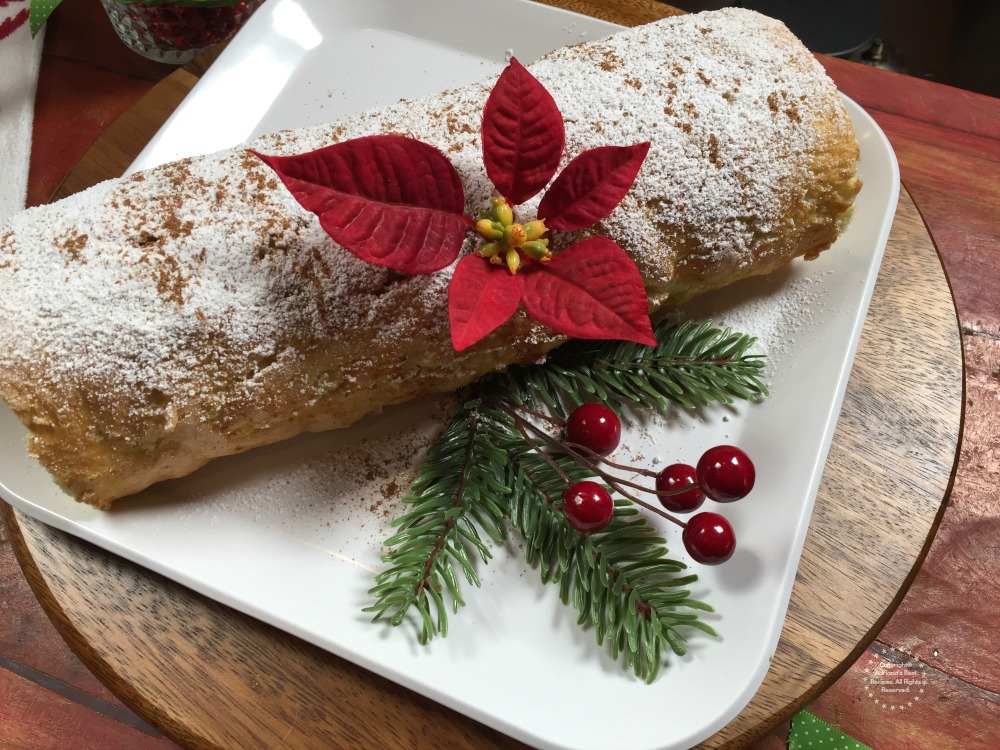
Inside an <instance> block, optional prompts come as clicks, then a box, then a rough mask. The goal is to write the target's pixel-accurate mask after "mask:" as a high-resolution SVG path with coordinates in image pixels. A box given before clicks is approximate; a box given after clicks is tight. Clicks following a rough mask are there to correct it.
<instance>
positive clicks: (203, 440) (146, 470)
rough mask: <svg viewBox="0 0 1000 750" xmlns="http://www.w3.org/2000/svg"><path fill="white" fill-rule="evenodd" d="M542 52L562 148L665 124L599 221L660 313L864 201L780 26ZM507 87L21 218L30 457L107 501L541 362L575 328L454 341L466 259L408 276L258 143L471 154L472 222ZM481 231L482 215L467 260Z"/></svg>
mask: <svg viewBox="0 0 1000 750" xmlns="http://www.w3.org/2000/svg"><path fill="white" fill-rule="evenodd" d="M528 68H529V70H530V71H531V72H532V73H533V74H534V75H535V76H536V77H537V78H538V79H539V80H540V81H541V82H542V83H543V84H544V85H545V87H546V88H547V89H548V90H549V92H550V93H551V94H552V96H553V97H554V99H555V101H556V103H557V104H558V106H559V108H560V110H561V111H562V114H563V117H564V120H565V125H566V152H565V155H564V157H563V159H564V161H563V166H565V163H567V162H568V160H569V159H570V158H572V157H573V156H575V155H576V154H579V153H581V152H582V151H584V150H586V149H589V148H594V147H597V146H604V145H621V146H625V145H632V144H634V143H638V142H642V141H647V140H648V141H650V143H651V147H650V151H649V153H648V155H647V157H646V160H645V162H644V164H643V166H642V169H641V171H640V173H639V176H638V178H637V180H636V183H635V184H634V185H633V187H632V189H631V190H630V192H629V193H628V194H627V195H626V197H625V199H624V200H623V201H622V203H621V205H619V207H618V208H617V209H615V211H614V212H612V214H611V215H610V216H609V217H608V218H607V219H605V220H603V221H602V222H600V223H599V224H598V225H596V226H595V227H593V228H592V229H589V230H584V231H585V233H589V234H600V235H604V236H607V237H610V238H611V239H613V240H614V241H615V242H617V243H618V244H619V245H620V246H621V247H622V248H624V249H625V250H626V251H627V252H628V253H629V255H630V256H631V257H632V258H633V260H634V261H635V263H636V265H637V266H638V268H639V270H640V273H641V275H642V277H643V280H644V283H645V286H646V290H647V293H648V296H649V302H650V309H651V312H656V311H657V310H659V309H661V308H663V307H664V306H665V305H668V304H676V303H679V302H683V301H684V300H687V299H689V298H691V297H692V296H694V295H696V294H699V293H702V292H705V291H708V290H711V289H717V288H720V287H723V286H725V285H726V284H729V283H731V282H733V281H736V280H738V279H741V278H744V277H747V276H751V275H755V274H765V273H769V272H771V271H773V270H774V269H776V268H778V267H779V266H781V265H783V264H785V263H788V262H789V261H790V260H792V259H793V258H796V257H799V256H815V255H816V254H818V253H819V252H821V251H823V250H825V249H827V248H828V247H830V245H831V244H833V242H834V241H835V240H836V238H837V236H838V234H839V232H840V231H841V230H842V228H843V226H844V225H845V222H846V221H847V219H848V217H849V216H850V212H851V208H852V205H853V201H854V198H855V195H856V194H857V192H858V190H859V189H860V182H859V180H858V177H857V162H858V155H859V150H858V145H857V142H856V139H855V135H854V132H853V130H852V127H851V124H850V121H849V120H848V117H847V114H846V112H845V110H844V108H843V106H842V103H841V100H840V97H839V95H838V93H837V91H836V89H835V87H834V85H833V83H832V82H831V81H830V80H829V79H828V78H827V76H826V75H825V73H824V71H823V69H822V67H821V66H820V65H819V64H818V63H817V61H816V60H815V59H814V58H813V56H812V55H811V54H810V53H809V52H808V51H807V50H806V49H805V48H804V47H803V46H802V44H801V43H800V42H799V41H798V40H797V39H795V37H794V36H793V35H792V34H790V33H789V32H788V30H787V29H786V28H785V27H784V26H783V25H782V24H780V23H778V22H777V21H774V20H771V19H769V18H766V17H764V16H761V15H758V14H755V13H752V12H749V11H743V10H736V9H728V10H722V11H717V12H711V13H701V14H693V15H688V16H680V17H675V18H670V19H666V20H664V21H661V22H658V23H654V24H650V25H646V26H641V27H637V28H635V29H629V30H626V31H623V32H621V33H619V34H616V35H613V36H611V37H608V38H606V39H602V40H596V41H592V42H587V43H583V44H579V45H575V46H572V47H567V48H563V49H559V50H557V51H555V52H552V53H550V54H548V55H546V56H545V57H544V58H542V59H540V60H538V61H536V62H534V63H533V64H531V65H529V66H528ZM493 82H494V81H493V80H490V81H486V82H483V83H482V84H478V85H472V86H468V87H465V88H461V89H455V90H450V91H446V92H443V93H441V94H440V95H437V96H434V97H430V98H426V99H421V100H415V101H404V102H400V103H398V104H396V105H393V106H389V107H385V108H381V109H377V110H373V111H370V112H366V113H363V114H360V115H358V116H357V117H354V118H351V119H349V120H345V121H342V122H337V123H333V124H329V125H325V126H319V127H312V128H307V129H302V130H293V131H286V132H282V133H277V134H274V135H269V136H264V137H262V138H259V139H256V140H255V141H254V142H253V143H252V144H246V145H244V146H241V147H238V148H234V149H230V150H227V151H223V152H220V153H215V154H211V155H208V156H202V157H196V158H190V159H184V160H181V161H177V162H174V163H171V164H167V165H164V166H161V167H157V168H154V169H151V170H148V171H143V172H138V173H135V174H132V175H129V176H126V177H123V178H120V179H117V180H111V181H108V182H104V183H102V184H100V185H97V186H95V187H93V188H91V189H89V190H87V191H84V192H82V193H80V194H78V195H75V196H72V197H70V198H67V199H65V200H62V201H60V202H58V203H55V204H51V205H47V206H41V207H38V208H33V209H29V210H27V211H25V212H23V213H21V214H19V215H17V216H15V217H14V218H12V219H11V220H10V221H9V222H7V223H5V224H3V225H2V226H0V396H2V397H3V398H4V399H5V400H6V401H7V403H8V404H9V405H10V407H11V408H12V409H13V410H14V412H15V413H16V414H17V416H18V417H19V418H20V419H21V420H22V422H23V423H24V424H25V425H26V427H27V429H28V431H29V449H30V451H31V453H32V454H34V455H35V456H36V457H37V458H38V460H39V461H41V463H42V464H43V465H44V466H45V467H46V468H47V469H48V470H49V471H50V472H51V473H52V474H53V476H54V477H55V479H56V481H57V482H58V483H59V484H60V485H61V486H62V487H63V488H64V489H65V490H66V491H67V492H68V493H70V494H71V495H72V496H73V497H75V498H76V499H78V500H80V501H83V502H87V503H90V504H92V505H94V506H97V507H100V508H105V507H108V506H109V505H110V504H111V503H112V501H114V500H115V499H116V498H120V497H123V496H126V495H129V494H132V493H135V492H137V491H139V490H141V489H143V488H145V487H148V486H149V485H151V484H153V483H155V482H157V481H160V480H163V479H167V478H172V477H178V476H183V475H185V474H187V473H189V472H191V471H193V470H194V469H196V468H198V467H199V466H201V465H203V464H204V463H206V462H207V461H209V460H211V459H212V458H215V457H218V456H223V455H229V454H233V453H238V452H240V451H245V450H247V449H250V448H253V447H256V446H261V445H265V444H269V443H273V442H275V441H278V440H282V439H285V438H288V437H290V436H293V435H295V434H298V433H300V432H303V431H318V430H327V429H332V428H340V427H346V426H348V425H351V424H352V423H354V422H355V421H357V420H358V419H359V418H361V417H362V416H364V415H365V414H368V413H370V412H373V411H377V410H379V409H381V408H383V407H385V406H387V405H390V404H396V403H400V402H403V401H406V400H409V399H412V398H414V397H416V396H419V395H421V394H427V393H433V392H446V391H450V390H454V389H456V388H459V387H461V386H463V385H465V384H468V383H470V382H472V381H474V380H476V379H478V378H480V377H482V376H483V375H485V374H488V373H490V372H494V371H496V370H499V369H502V368H504V367H507V366H509V365H512V364H515V363H527V362H535V361H539V360H540V359H543V358H544V356H545V353H546V352H547V351H548V350H550V349H551V348H552V347H554V346H557V345H559V344H560V343H562V342H563V341H564V340H565V338H564V337H562V336H560V335H559V334H556V333H554V332H553V331H551V330H549V329H547V328H545V327H544V326H542V325H540V324H538V323H536V322H534V321H533V320H532V319H531V318H529V317H528V316H527V315H525V314H524V313H523V312H518V313H517V314H516V315H515V316H514V318H512V319H511V320H510V321H509V322H507V323H505V324H504V325H502V326H501V327H500V328H498V329H497V330H496V331H494V332H493V333H491V334H490V335H489V336H487V337H486V338H485V339H484V340H482V341H481V342H479V343H478V344H476V345H474V346H472V347H470V348H469V349H466V350H463V351H461V352H455V351H454V348H453V347H452V344H451V338H450V332H449V325H448V308H447V290H448V282H449V280H450V276H451V272H452V270H453V268H454V266H451V267H449V268H446V269H444V270H442V271H440V272H437V273H433V274H426V275H416V276H407V275H402V274H399V273H396V272H393V271H389V270H387V269H385V268H381V267H377V266H374V265H370V264H366V263H364V262H363V261H361V260H358V259H357V258H355V257H354V256H353V255H351V254H350V253H348V252H347V251H345V250H344V249H343V248H341V247H339V246H337V245H336V243H334V242H333V240H331V239H330V238H329V236H328V235H327V234H326V233H325V232H324V231H323V230H322V229H321V228H320V226H319V221H318V219H317V218H316V216H314V215H313V214H311V213H309V212H307V211H305V210H304V209H303V208H302V207H301V206H300V205H299V204H298V203H297V202H296V201H295V199H294V198H293V197H292V196H291V194H290V193H289V192H288V191H287V190H286V189H285V188H284V187H283V185H282V184H281V183H280V181H279V179H278V178H277V177H276V175H275V173H274V172H273V171H271V170H270V169H269V168H268V167H267V166H266V165H265V164H264V163H263V162H262V161H261V160H260V159H259V158H258V157H257V156H255V155H254V154H252V153H250V152H249V151H248V148H253V149H254V150H256V151H259V152H261V153H266V154H275V155H283V154H294V153H301V152H304V151H308V150H311V149H315V148H319V147H321V146H325V145H329V144H331V143H336V142H340V141H343V140H346V139H349V138H355V137H360V136H365V135H372V134H380V133H381V134H385V133H395V134H405V135H408V136H413V137H415V138H418V139H420V140H422V141H424V142H426V143H429V144H431V145H433V146H436V147H437V148H439V149H440V150H441V151H442V152H443V153H444V154H446V155H447V156H448V157H449V159H450V160H451V161H452V162H453V164H454V165H455V167H456V169H457V170H458V172H459V174H460V176H461V179H462V183H463V187H464V189H465V196H466V202H467V206H466V209H467V214H468V215H470V216H474V215H476V213H477V212H478V211H479V209H480V208H481V207H483V206H485V205H488V203H489V200H490V198H491V197H492V196H493V195H495V192H494V189H493V187H492V185H491V184H490V182H489V180H488V179H487V177H486V174H485V169H484V166H483V159H482V149H481V143H480V137H479V132H480V120H481V116H482V114H481V113H482V109H483V104H484V103H485V101H486V98H487V96H488V94H489V91H490V88H491V87H492V84H493ZM536 207H537V198H535V199H532V201H529V202H528V203H525V204H523V205H521V206H518V207H516V211H517V213H518V216H519V217H520V218H523V219H525V220H527V219H530V218H533V217H534V215H535V210H536ZM580 236H581V235H580V233H562V234H558V233H557V234H556V236H555V237H554V240H553V242H554V244H553V247H554V248H555V249H556V251H558V248H559V247H560V246H565V245H566V244H568V243H570V242H572V241H574V240H576V239H579V237H580ZM475 246H476V239H475V238H474V236H473V235H472V233H470V235H469V237H468V239H467V240H466V244H465V247H464V248H463V253H465V252H470V251H471V250H473V249H474V248H475Z"/></svg>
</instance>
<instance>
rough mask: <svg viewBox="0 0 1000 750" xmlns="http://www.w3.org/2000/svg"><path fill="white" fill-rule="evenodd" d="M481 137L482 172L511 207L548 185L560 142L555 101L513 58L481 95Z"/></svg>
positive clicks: (556, 164)
mask: <svg viewBox="0 0 1000 750" xmlns="http://www.w3.org/2000/svg"><path fill="white" fill-rule="evenodd" d="M482 136H483V162H484V163H485V164H486V174H487V176H489V178H490V180H491V181H492V182H493V184H494V185H495V186H496V189H497V190H499V191H500V195H502V196H503V197H504V198H506V199H507V202H508V203H510V204H511V205H512V206H516V205H517V204H518V203H524V201H526V200H528V199H529V198H531V197H533V196H535V195H537V194H538V191H539V190H541V189H542V188H543V187H545V186H546V185H547V184H548V182H549V180H551V179H552V176H553V175H554V174H555V173H556V170H557V169H558V168H559V159H560V157H561V156H562V152H563V148H564V147H565V145H566V131H565V129H564V128H563V118H562V113H561V112H560V111H559V107H558V106H557V105H556V102H555V100H554V99H553V98H552V95H551V94H550V93H549V92H548V91H546V90H545V87H544V86H543V85H542V84H541V83H539V81H538V79H537V78H535V77H534V76H533V75H531V73H529V72H528V70H527V68H525V67H524V66H523V65H521V63H519V62H518V61H517V60H516V59H514V58H511V61H510V64H509V65H508V66H507V67H506V68H504V71H503V73H501V74H500V78H499V80H498V81H497V82H496V85H495V86H494V87H493V91H492V92H490V96H489V98H488V99H487V100H486V106H485V107H484V108H483V127H482Z"/></svg>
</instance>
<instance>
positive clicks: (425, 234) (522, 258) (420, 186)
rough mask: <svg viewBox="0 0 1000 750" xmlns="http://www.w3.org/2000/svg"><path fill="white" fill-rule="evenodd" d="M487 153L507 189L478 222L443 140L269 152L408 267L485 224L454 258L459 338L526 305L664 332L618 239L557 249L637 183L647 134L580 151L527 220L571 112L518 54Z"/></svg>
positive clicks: (378, 259) (487, 125)
mask: <svg viewBox="0 0 1000 750" xmlns="http://www.w3.org/2000/svg"><path fill="white" fill-rule="evenodd" d="M482 142H483V161H484V164H485V167H486V173H487V176H488V177H489V178H490V180H491V181H492V182H493V184H494V186H495V187H496V189H497V191H498V192H499V193H500V197H498V198H496V199H494V200H493V202H492V204H491V206H490V208H489V209H486V210H485V211H484V212H483V214H482V215H481V216H480V217H479V220H478V222H473V221H472V220H471V219H469V218H467V217H466V216H465V215H464V210H465V197H464V193H463V189H462V183H461V180H460V178H459V175H458V172H457V171H456V170H455V168H454V166H453V165H452V164H451V162H450V161H448V158H447V157H446V156H445V155H444V154H443V153H442V152H441V151H440V150H438V149H436V148H434V147H433V146H430V145H428V144H426V143H422V142H421V141H418V140H415V139H412V138H407V137H404V136H396V135H382V136H368V137H364V138H355V139H352V140H348V141H344V142H342V143H337V144H334V145H332V146H327V147H325V148H321V149H317V150H315V151H311V152H308V153H305V154H298V155H294V156H284V157H281V156H267V155H264V154H259V153H257V152H254V153H256V155H257V156H259V157H260V158H261V159H262V160H263V161H264V162H265V163H267V164H268V165H269V166H270V167H271V168H272V169H274V170H275V172H276V173H277V174H278V176H279V178H280V179H281V180H282V182H283V183H284V184H285V186H286V187H287V188H288V189H289V191H290V192H291V193H292V195H293V196H294V197H295V198H296V200H298V202H299V203H300V204H301V205H302V206H303V207H304V208H305V209H306V210H308V211H311V212H313V213H315V214H316V215H317V216H318V217H319V220H320V224H321V226H322V227H323V229H324V230H326V232H327V233H328V234H329V235H330V236H331V237H332V238H333V239H334V240H335V241H336V242H337V243H338V244H340V245H341V246H342V247H343V248H344V249H346V250H347V251H348V252H350V253H352V254H354V255H355V256H357V257H358V258H361V259H362V260H364V261H366V262H368V263H372V264H375V265H379V266H384V267H387V268H391V269H393V270H396V271H400V272H403V273H408V274H417V273H432V272H434V271H438V270H441V269H443V268H445V267H446V266H449V265H451V264H452V263H454V261H455V260H456V258H458V256H459V253H460V252H461V249H462V245H463V243H464V240H465V236H466V233H467V232H468V230H469V229H470V228H471V227H475V228H476V229H477V230H478V231H479V232H480V234H482V235H483V237H484V239H485V240H486V243H485V244H484V245H483V246H482V247H481V248H480V249H479V250H477V251H476V252H475V253H473V254H470V255H467V256H466V257H464V258H462V260H460V261H459V263H458V265H457V266H456V267H455V271H454V275H453V276H452V280H451V283H450V285H449V291H448V315H449V321H450V324H451V338H452V345H453V346H454V348H455V350H456V351H461V350H463V349H466V348H468V347H470V346H472V345H473V344H475V343H477V342H478V341H480V340H482V338H483V337H485V336H486V335H487V334H489V333H490V332H492V331H493V330H495V329H496V328H498V327H499V326H501V325H502V324H503V323H505V322H506V321H507V320H509V319H510V318H511V317H512V316H513V315H514V314H515V313H516V312H517V310H518V309H519V308H520V307H522V306H523V307H524V309H525V310H526V311H527V313H528V314H529V315H531V316H532V317H533V318H535V319H536V320H538V321H539V322H540V323H542V324H543V325H546V326H548V327H549V328H551V329H553V330H554V331H556V332H558V333H561V334H564V335H566V336H572V337H577V338H602V339H623V340H628V341H637V342H640V343H643V344H650V345H652V344H655V343H656V341H655V339H654V338H653V331H652V326H651V324H650V321H649V314H648V300H647V298H646V291H645V288H644V286H643V283H642V278H641V276H640V274H639V271H638V269H637V268H636V266H635V264H634V263H633V262H632V260H631V258H629V256H628V254H627V253H626V252H625V251H624V250H622V249H621V248H620V247H619V246H618V245H617V244H615V243H614V242H613V241H612V240H610V239H607V238H604V237H591V238H588V239H585V240H582V241H580V242H576V243H574V244H572V245H570V246H569V247H567V248H565V249H563V250H561V251H559V252H557V253H553V252H552V251H551V250H549V247H548V239H547V238H546V237H545V236H544V235H545V233H546V232H547V231H548V230H549V229H558V230H565V231H573V230H577V229H583V228H586V227H588V226H590V225H592V224H593V223H595V222H596V221H599V220H600V219H603V218H604V217H606V216H607V215H608V214H610V213H611V211H613V210H614V209H615V207H617V206H618V204H619V203H620V202H621V200H622V198H624V197H625V194H626V193H627V192H628V191H629V189H630V188H631V186H632V184H633V182H634V181H635V178H636V176H637V175H638V172H639V169H640V167H641V166H642V162H643V160H644V159H645V157H646V153H647V152H648V150H649V143H640V144H636V145H634V146H625V147H620V146H603V147H599V148H594V149H590V150H588V151H585V152H583V153H582V154H580V155H578V156H577V157H576V158H574V159H573V160H571V161H570V163H569V164H568V165H567V166H566V168H565V169H564V170H563V171H562V172H561V173H560V174H559V176H558V177H556V179H555V180H554V181H552V184H551V186H549V188H548V190H547V191H546V192H545V194H544V195H543V196H542V199H541V202H540V203H539V205H538V218H536V219H534V220H531V221H528V222H527V223H524V224H521V223H519V222H517V221H515V216H514V209H513V206H516V205H518V204H521V203H524V202H526V201H528V200H530V199H532V198H533V197H535V196H536V195H538V193H539V192H541V191H542V189H544V188H545V186H546V185H548V184H549V182H550V181H551V180H552V178H553V176H555V174H556V171H557V170H558V168H559V163H560V160H561V158H562V153H563V150H564V148H565V130H564V126H563V118H562V113H561V112H560V111H559V108H558V106H557V105H556V103H555V100H553V98H552V96H551V94H549V92H548V91H547V90H546V89H545V87H544V86H542V84H541V83H540V82H539V81H538V80H537V79H536V78H535V77H534V76H532V75H531V74H530V73H529V72H528V70H527V69H526V68H525V67H524V66H523V65H521V64H520V63H519V62H518V61H517V60H514V59H512V60H511V62H510V64H509V65H508V66H507V68H505V69H504V71H503V73H501V75H500V78H499V80H498V81H497V84H496V86H494V88H493V91H492V92H491V93H490V96H489V98H488V99H487V102H486V105H485V107H484V110H483V124H482Z"/></svg>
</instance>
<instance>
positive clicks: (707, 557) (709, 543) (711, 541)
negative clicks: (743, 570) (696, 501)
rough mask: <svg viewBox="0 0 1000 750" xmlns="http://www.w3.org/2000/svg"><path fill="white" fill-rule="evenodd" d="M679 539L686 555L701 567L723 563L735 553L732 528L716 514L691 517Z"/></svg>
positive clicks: (734, 535)
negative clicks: (682, 543) (701, 565)
mask: <svg viewBox="0 0 1000 750" xmlns="http://www.w3.org/2000/svg"><path fill="white" fill-rule="evenodd" d="M681 538H682V539H683V540H684V548H685V549H686V550H687V551H688V554H690V555H691V557H693V558H694V559H695V560H697V561H698V562H700V563H702V564H703V565H719V564H720V563H724V562H725V561H726V560H728V559H729V558H730V557H732V556H733V552H735V551H736V534H734V533H733V527H732V526H731V525H730V523H729V521H727V520H726V519H725V518H723V517H722V516H720V515H719V514H718V513H699V514H698V515H696V516H692V517H691V520H690V521H688V522H687V525H686V526H685V527H684V533H683V534H682V535H681Z"/></svg>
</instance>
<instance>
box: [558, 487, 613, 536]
mask: <svg viewBox="0 0 1000 750" xmlns="http://www.w3.org/2000/svg"><path fill="white" fill-rule="evenodd" d="M562 512H563V515H564V516H566V520H567V521H568V522H569V525H570V526H572V527H573V528H574V529H576V530H577V531H579V532H580V533H581V534H586V533H588V532H593V531H601V530H603V529H604V527H606V526H607V525H608V524H609V523H610V522H611V517H612V516H613V515H614V513H615V503H614V500H612V499H611V493H609V492H608V491H607V490H606V489H605V488H604V487H603V486H602V485H600V484H598V483H597V482H590V481H583V482H577V483H576V484H574V485H573V486H572V487H570V488H569V489H567V490H566V491H565V492H563V506H562Z"/></svg>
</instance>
